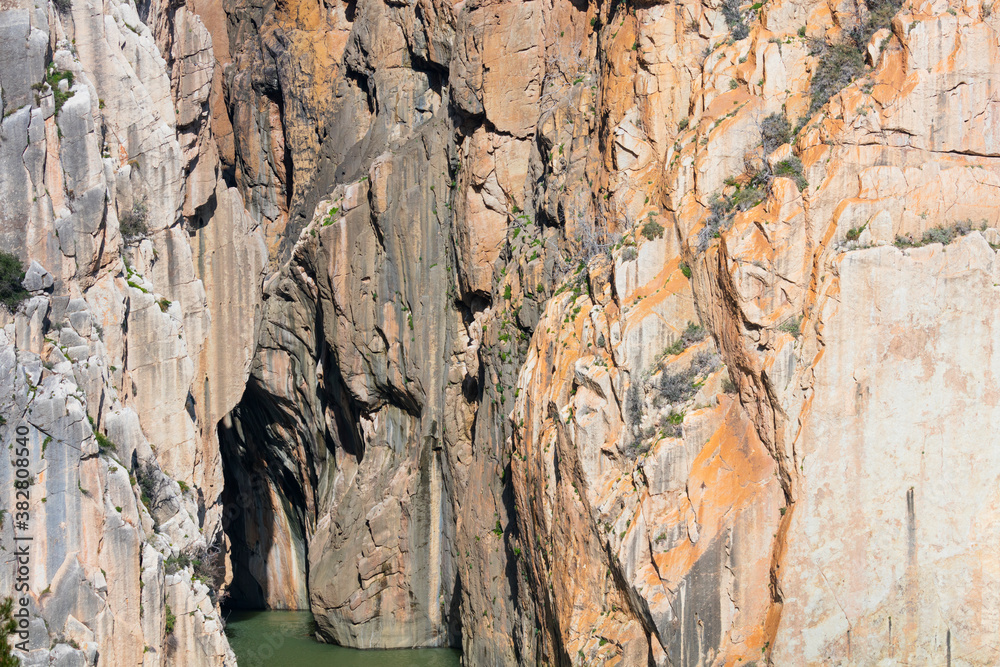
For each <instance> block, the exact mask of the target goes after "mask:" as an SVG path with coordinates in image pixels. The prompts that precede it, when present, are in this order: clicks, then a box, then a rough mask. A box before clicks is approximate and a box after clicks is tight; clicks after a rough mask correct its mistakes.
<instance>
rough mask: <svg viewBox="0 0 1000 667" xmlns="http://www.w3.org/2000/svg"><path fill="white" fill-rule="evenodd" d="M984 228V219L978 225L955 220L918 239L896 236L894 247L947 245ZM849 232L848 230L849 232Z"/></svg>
mask: <svg viewBox="0 0 1000 667" xmlns="http://www.w3.org/2000/svg"><path fill="white" fill-rule="evenodd" d="M977 229H978V230H980V231H982V230H984V229H986V222H985V221H984V222H983V223H982V224H980V225H979V226H978V227H977V226H975V225H973V224H972V221H971V220H965V221H964V222H956V223H955V224H954V225H951V226H950V227H943V226H938V227H935V228H934V229H928V230H927V231H926V232H924V234H923V236H921V237H920V238H919V239H915V238H913V236H912V235H910V234H907V235H905V236H897V237H896V247H897V248H919V247H921V246H925V245H930V244H931V243H940V244H942V245H948V244H949V243H951V242H952V241H954V240H955V239H957V238H959V237H962V236H965V235H966V234H968V233H969V232H971V231H974V230H977ZM849 233H850V232H848V234H849Z"/></svg>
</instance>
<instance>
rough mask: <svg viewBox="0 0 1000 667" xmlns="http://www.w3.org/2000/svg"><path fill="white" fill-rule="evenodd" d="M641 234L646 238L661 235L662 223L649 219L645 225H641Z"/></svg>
mask: <svg viewBox="0 0 1000 667" xmlns="http://www.w3.org/2000/svg"><path fill="white" fill-rule="evenodd" d="M641 233H642V235H643V236H645V237H646V238H647V239H648V240H650V241H652V240H653V239H658V238H660V237H661V236H663V225H661V224H660V223H658V222H656V221H655V220H650V221H649V222H647V223H646V224H645V225H643V226H642V232H641Z"/></svg>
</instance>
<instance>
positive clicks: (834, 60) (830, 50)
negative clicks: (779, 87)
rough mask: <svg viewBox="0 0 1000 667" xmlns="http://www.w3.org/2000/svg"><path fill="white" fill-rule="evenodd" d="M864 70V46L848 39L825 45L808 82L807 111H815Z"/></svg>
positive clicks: (811, 112)
mask: <svg viewBox="0 0 1000 667" xmlns="http://www.w3.org/2000/svg"><path fill="white" fill-rule="evenodd" d="M864 70H865V52H864V47H859V46H858V45H857V44H855V43H854V42H853V41H850V40H848V41H844V42H840V43H838V44H831V45H830V46H828V47H826V48H825V49H824V50H823V53H822V55H821V56H820V59H819V66H818V67H817V68H816V73H815V74H813V78H812V83H811V84H810V91H809V92H810V97H811V98H812V99H811V102H810V104H809V113H810V114H813V113H816V112H817V111H818V110H819V109H820V108H821V107H822V106H823V105H824V104H826V103H827V102H829V101H830V98H831V97H833V96H834V95H836V94H837V93H838V92H840V91H841V90H843V89H844V88H845V87H847V85H848V84H849V83H851V82H852V81H854V79H856V78H857V77H858V76H859V75H860V74H861V73H862V72H864Z"/></svg>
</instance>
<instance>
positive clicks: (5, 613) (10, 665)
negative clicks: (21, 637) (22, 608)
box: [0, 598, 21, 667]
mask: <svg viewBox="0 0 1000 667" xmlns="http://www.w3.org/2000/svg"><path fill="white" fill-rule="evenodd" d="M16 630H17V621H15V620H14V600H13V598H4V600H3V602H0V667H18V665H20V664H21V663H20V661H19V660H18V659H17V658H15V657H14V656H13V655H12V654H11V646H10V637H11V635H13V634H14V632H15V631H16Z"/></svg>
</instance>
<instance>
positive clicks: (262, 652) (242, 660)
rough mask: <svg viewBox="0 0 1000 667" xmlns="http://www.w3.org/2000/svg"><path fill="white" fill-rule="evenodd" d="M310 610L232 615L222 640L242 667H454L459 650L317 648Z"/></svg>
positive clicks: (318, 646) (457, 660)
mask: <svg viewBox="0 0 1000 667" xmlns="http://www.w3.org/2000/svg"><path fill="white" fill-rule="evenodd" d="M315 632H316V624H315V623H314V622H313V617H312V614H311V613H309V612H308V611H231V612H229V614H228V616H227V621H226V636H227V637H229V644H230V645H231V646H232V647H233V652H235V653H236V659H237V661H239V664H240V667H316V666H322V665H330V666H331V667H458V666H459V664H460V661H459V656H460V655H461V654H460V653H459V651H455V650H452V649H446V648H425V649H412V650H406V651H358V650H356V649H350V648H342V647H340V646H331V645H329V644H321V643H320V642H318V641H316V640H315V639H314V638H313V637H314V636H315Z"/></svg>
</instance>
